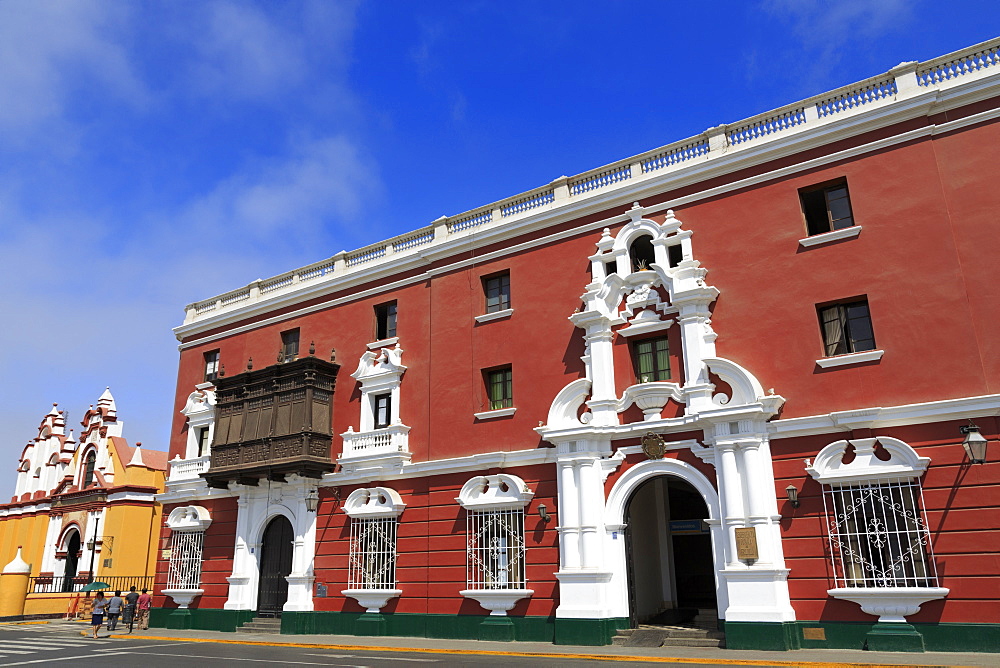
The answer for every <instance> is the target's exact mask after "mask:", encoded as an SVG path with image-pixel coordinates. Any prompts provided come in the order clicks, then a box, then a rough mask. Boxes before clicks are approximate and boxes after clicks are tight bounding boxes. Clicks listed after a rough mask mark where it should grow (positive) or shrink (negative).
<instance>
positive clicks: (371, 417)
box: [351, 343, 406, 433]
mask: <svg viewBox="0 0 1000 668" xmlns="http://www.w3.org/2000/svg"><path fill="white" fill-rule="evenodd" d="M405 372H406V367H405V366H404V365H403V349H402V348H400V347H399V343H397V344H396V345H394V346H393V347H392V348H382V349H381V350H380V351H379V352H378V353H375V352H373V351H371V350H369V351H366V352H365V353H364V354H362V355H361V359H360V360H359V361H358V368H357V370H356V371H355V372H354V373H352V374H351V378H354V379H355V380H357V381H358V382H359V383H361V429H360V431H361V432H362V433H363V432H370V431H374V430H375V397H376V396H378V395H382V394H390V395H391V397H390V399H389V402H390V416H389V426H390V427H391V426H393V425H398V424H401V422H400V418H399V403H400V402H399V388H400V385H401V384H402V379H403V374H404V373H405Z"/></svg>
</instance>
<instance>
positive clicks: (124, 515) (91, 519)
mask: <svg viewBox="0 0 1000 668" xmlns="http://www.w3.org/2000/svg"><path fill="white" fill-rule="evenodd" d="M80 424H81V427H82V430H81V432H80V437H79V440H77V439H76V438H75V437H74V434H73V430H68V431H67V428H66V417H65V414H64V413H63V411H60V410H59V409H58V407H57V404H53V405H52V410H51V411H49V412H48V413H47V414H46V415H45V416H44V417H43V418H42V421H41V423H40V424H39V426H38V434H37V435H36V436H35V438H34V439H32V440H31V441H29V442H28V444H27V445H26V446H25V447H24V449H23V451H22V453H21V456H20V458H19V460H18V465H17V471H18V474H17V482H16V488H15V493H14V496H13V497H11V500H10V503H7V504H3V505H0V564H8V565H9V564H10V563H12V562H15V563H19V564H22V568H23V565H27V566H28V567H29V568H28V569H27V570H26V571H24V572H25V573H27V574H28V575H29V579H28V580H27V581H26V583H25V584H26V585H27V592H26V596H24V597H23V598H22V597H18V596H15V597H13V598H12V599H11V603H10V604H11V605H12V606H13V605H15V603H17V605H19V607H20V609H19V610H18V609H12V610H0V617H18V616H29V617H30V616H61V615H66V614H73V613H74V612H78V611H79V606H80V605H81V603H82V599H83V598H84V597H83V596H81V594H80V590H81V589H82V588H83V587H85V586H86V585H87V584H88V583H90V582H94V581H100V582H104V583H106V584H108V585H109V586H110V588H111V589H116V588H118V589H125V590H127V589H128V587H129V586H131V585H133V584H134V585H136V586H139V587H141V586H150V587H151V586H152V576H153V573H154V571H155V567H156V553H155V550H156V545H157V542H158V539H159V535H158V534H159V527H160V506H159V504H158V503H157V501H156V495H157V493H160V492H162V491H163V489H164V478H165V475H166V469H167V453H166V452H163V451H157V450H150V449H147V448H143V447H142V444H141V443H136V444H135V446H134V447H133V446H130V445H129V444H128V442H127V441H126V440H125V439H124V438H123V437H122V432H123V428H124V424H123V422H122V421H121V420H119V419H118V407H117V405H116V403H115V399H114V397H113V396H112V395H111V391H110V389H108V390H105V391H104V393H103V394H102V395H101V397H100V398H99V399H98V401H97V405H96V407H95V406H94V405H91V406H90V408H89V409H88V410H87V411H86V412H85V413H84V416H83V419H82V421H81V423H80ZM18 557H19V558H18ZM15 570H17V569H15Z"/></svg>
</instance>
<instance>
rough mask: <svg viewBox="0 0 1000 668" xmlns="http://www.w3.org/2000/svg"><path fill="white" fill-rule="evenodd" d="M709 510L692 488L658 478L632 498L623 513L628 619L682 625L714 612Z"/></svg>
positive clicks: (676, 479)
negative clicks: (700, 615) (706, 521)
mask: <svg viewBox="0 0 1000 668" xmlns="http://www.w3.org/2000/svg"><path fill="white" fill-rule="evenodd" d="M708 517H709V512H708V507H707V506H706V505H705V501H704V499H703V498H702V495H701V493H699V492H698V490H696V489H695V488H694V487H693V486H692V485H691V484H690V483H688V482H686V481H685V480H683V479H681V478H679V477H677V476H673V475H656V476H654V477H652V478H650V479H648V480H646V481H645V482H643V483H642V484H641V485H640V486H639V487H638V488H636V490H635V491H634V492H633V493H632V495H631V496H630V498H629V500H628V504H627V506H626V509H625V522H626V533H625V536H626V560H627V567H628V586H629V618H630V620H631V622H632V625H633V626H636V625H638V624H644V623H653V624H682V623H685V622H688V621H690V620H692V619H694V617H695V616H696V615H698V614H699V610H702V611H704V610H716V609H717V606H718V603H717V601H716V583H715V561H714V559H713V554H712V538H711V534H710V533H709V528H708V526H707V525H706V524H705V522H704V520H705V519H707V518H708Z"/></svg>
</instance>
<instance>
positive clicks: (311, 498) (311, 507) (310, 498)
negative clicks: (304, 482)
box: [306, 487, 319, 513]
mask: <svg viewBox="0 0 1000 668" xmlns="http://www.w3.org/2000/svg"><path fill="white" fill-rule="evenodd" d="M317 508H319V491H317V489H316V488H315V487H313V488H312V489H310V490H309V493H308V494H306V510H308V511H309V512H310V513H315V512H316V509H317Z"/></svg>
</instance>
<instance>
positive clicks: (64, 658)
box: [0, 654, 119, 666]
mask: <svg viewBox="0 0 1000 668" xmlns="http://www.w3.org/2000/svg"><path fill="white" fill-rule="evenodd" d="M103 656H119V655H118V654H104V655H103ZM79 660H80V657H79V656H58V657H55V658H49V659H35V660H33V661H18V662H17V663H0V666H27V665H29V664H32V663H53V662H55V661H79Z"/></svg>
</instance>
